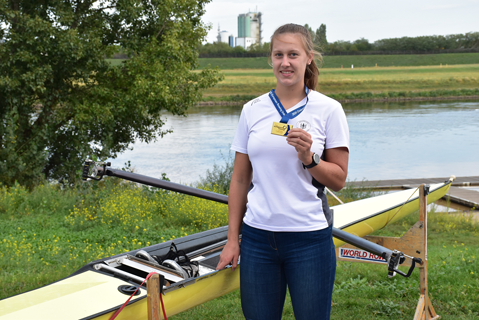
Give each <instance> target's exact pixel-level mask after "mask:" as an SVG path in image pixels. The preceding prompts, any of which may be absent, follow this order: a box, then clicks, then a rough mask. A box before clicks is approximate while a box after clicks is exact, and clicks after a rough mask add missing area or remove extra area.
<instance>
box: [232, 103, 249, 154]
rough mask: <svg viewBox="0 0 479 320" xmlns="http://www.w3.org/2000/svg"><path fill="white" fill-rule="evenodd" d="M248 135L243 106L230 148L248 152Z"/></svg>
mask: <svg viewBox="0 0 479 320" xmlns="http://www.w3.org/2000/svg"><path fill="white" fill-rule="evenodd" d="M248 136H249V128H248V123H247V121H246V113H245V109H244V108H243V110H242V111H241V115H240V119H239V122H238V127H237V128H236V133H235V136H234V138H233V143H232V144H231V150H233V151H236V152H240V153H244V154H248Z"/></svg>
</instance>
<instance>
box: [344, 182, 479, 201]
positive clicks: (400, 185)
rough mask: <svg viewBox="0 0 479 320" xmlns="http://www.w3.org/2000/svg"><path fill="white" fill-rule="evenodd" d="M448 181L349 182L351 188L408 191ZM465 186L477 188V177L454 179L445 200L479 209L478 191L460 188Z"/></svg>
mask: <svg viewBox="0 0 479 320" xmlns="http://www.w3.org/2000/svg"><path fill="white" fill-rule="evenodd" d="M446 180H449V177H444V178H422V179H397V180H376V181H353V182H349V184H350V185H353V186H358V187H359V186H363V187H369V188H374V189H383V190H384V189H409V188H416V187H417V186H419V185H420V184H423V183H425V184H433V183H441V182H444V181H446ZM465 186H479V176H473V177H456V179H455V180H454V181H453V182H452V186H451V189H450V190H449V193H448V194H447V195H446V196H445V197H444V198H445V199H446V200H447V199H448V198H449V199H450V201H452V202H456V203H460V204H462V205H465V206H468V207H471V208H472V207H475V208H476V209H479V191H474V190H468V189H466V188H460V187H465Z"/></svg>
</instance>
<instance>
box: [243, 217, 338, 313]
mask: <svg viewBox="0 0 479 320" xmlns="http://www.w3.org/2000/svg"><path fill="white" fill-rule="evenodd" d="M335 273H336V255H335V251H334V243H333V238H332V228H331V227H329V228H326V229H323V230H318V231H310V232H271V231H265V230H260V229H256V228H252V227H250V226H248V225H246V224H243V232H242V239H241V268H240V283H241V306H242V308H243V314H244V316H245V318H246V319H248V320H273V319H281V316H282V313H283V306H284V300H285V297H286V286H287V287H288V289H289V293H290V296H291V302H292V304H293V311H294V315H295V318H296V319H297V320H303V319H304V320H306V319H308V320H312V319H314V320H328V319H329V318H330V314H331V298H332V294H333V284H334V277H335Z"/></svg>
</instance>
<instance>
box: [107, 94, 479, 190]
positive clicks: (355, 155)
mask: <svg viewBox="0 0 479 320" xmlns="http://www.w3.org/2000/svg"><path fill="white" fill-rule="evenodd" d="M343 107H344V110H345V112H346V116H347V119H348V124H349V129H350V136H351V142H350V143H351V146H350V159H349V173H348V180H350V181H354V180H358V181H360V180H363V179H366V180H384V179H403V178H434V177H449V176H450V175H452V174H454V175H456V176H473V175H475V176H477V175H479V102H478V101H473V102H467V101H460V102H450V101H448V102H430V101H428V102H424V101H417V102H416V101H411V102H395V103H361V104H345V105H344V106H343ZM240 112H241V107H240V106H238V107H235V106H208V107H194V108H191V109H190V110H189V114H188V116H187V117H179V116H173V115H169V114H166V113H165V114H164V116H165V117H166V119H167V121H166V125H165V128H171V129H173V133H171V134H167V135H166V136H164V137H163V138H162V139H159V140H158V141H156V142H154V143H150V144H145V143H141V142H137V143H135V144H134V145H133V150H129V151H126V152H124V153H122V154H120V155H118V157H117V158H116V159H111V162H112V166H113V167H117V168H121V167H123V166H124V164H125V162H127V161H131V164H132V167H134V170H135V172H136V173H140V174H145V175H149V176H153V177H161V174H162V173H166V175H167V177H168V178H170V180H171V181H174V182H178V183H182V184H190V183H194V182H196V181H198V180H199V177H200V176H204V175H205V173H206V170H208V169H211V168H212V167H213V164H214V163H216V164H218V165H222V164H224V158H227V157H228V156H229V147H230V144H231V141H232V140H233V135H234V133H235V130H236V126H237V122H238V119H239V115H240Z"/></svg>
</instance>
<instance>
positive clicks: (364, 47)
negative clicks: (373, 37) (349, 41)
mask: <svg viewBox="0 0 479 320" xmlns="http://www.w3.org/2000/svg"><path fill="white" fill-rule="evenodd" d="M353 45H355V46H356V48H357V50H358V51H369V50H371V49H372V47H373V46H372V44H371V43H369V40H368V39H364V38H360V39H358V40H355V41H354V42H353Z"/></svg>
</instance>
